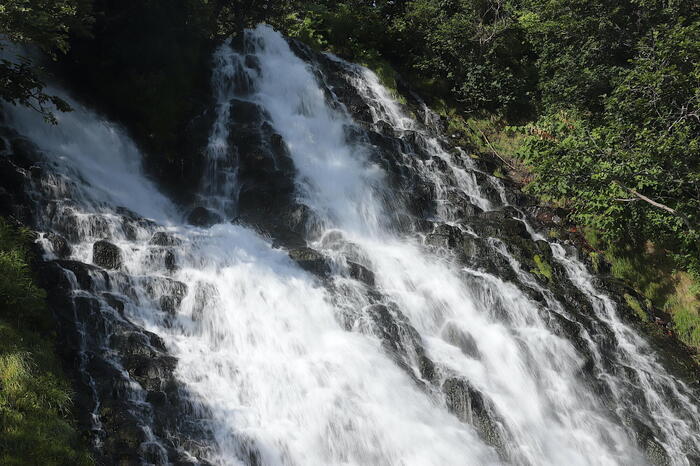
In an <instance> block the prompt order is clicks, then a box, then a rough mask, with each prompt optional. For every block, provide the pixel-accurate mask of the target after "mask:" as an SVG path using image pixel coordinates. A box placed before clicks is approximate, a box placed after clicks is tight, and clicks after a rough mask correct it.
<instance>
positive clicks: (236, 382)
mask: <svg viewBox="0 0 700 466" xmlns="http://www.w3.org/2000/svg"><path fill="white" fill-rule="evenodd" d="M292 46H293V47H290V44H289V43H288V42H287V41H286V40H285V39H284V38H283V37H282V36H281V35H279V34H278V33H276V32H275V31H273V30H272V29H271V28H269V27H267V26H259V27H258V28H257V29H255V30H252V31H248V32H247V33H246V37H245V41H243V43H242V44H239V46H238V48H237V49H234V47H233V46H232V45H231V43H225V44H223V45H222V46H221V47H220V48H219V49H218V50H217V52H216V55H215V70H214V73H213V78H212V79H213V88H214V96H215V99H216V106H215V112H216V118H215V122H214V127H213V128H212V130H211V133H210V140H209V145H208V147H207V150H206V153H207V155H208V169H207V170H206V171H205V176H204V179H203V180H202V181H201V182H200V183H198V186H199V187H200V188H199V193H198V198H197V200H198V203H199V204H200V205H201V206H203V207H205V208H207V209H210V210H212V211H214V213H216V214H217V215H218V216H219V217H220V218H222V219H226V220H227V222H228V221H230V220H231V219H235V218H238V217H239V214H240V218H241V219H242V220H241V222H242V223H240V224H236V223H230V222H228V223H219V224H216V225H213V226H211V227H209V228H197V227H194V226H190V225H187V224H186V223H185V222H183V220H182V218H183V215H182V213H181V212H180V211H179V210H178V208H176V207H175V206H174V205H172V204H171V203H170V202H169V201H168V200H167V199H166V198H165V197H164V196H163V195H162V194H160V193H159V192H158V191H157V190H156V188H155V187H154V186H153V185H152V183H151V182H150V181H148V180H147V179H146V178H145V177H144V176H143V175H142V174H141V171H140V161H139V154H138V152H137V150H136V149H135V147H134V146H133V144H132V143H131V142H129V140H128V139H127V138H126V137H125V136H124V135H123V134H122V133H121V132H120V131H119V130H118V129H115V128H114V127H112V126H110V125H108V124H105V123H104V122H102V121H101V120H100V119H99V117H97V116H96V115H94V114H91V113H90V112H88V111H87V110H85V109H83V108H82V107H80V106H78V105H75V106H76V111H75V112H73V113H71V114H66V115H61V116H60V122H59V125H58V126H57V127H55V128H49V127H47V126H46V125H45V124H44V123H43V122H41V121H40V118H39V117H38V116H36V115H33V114H32V113H30V112H29V111H25V110H19V109H7V111H6V113H7V119H8V122H7V123H8V126H10V127H12V128H13V129H14V130H15V131H16V132H17V133H19V134H21V135H23V136H24V137H26V138H28V139H29V140H31V141H32V142H33V143H34V144H36V145H37V146H38V149H39V150H40V151H41V152H43V153H44V156H43V160H44V161H45V162H44V167H43V170H42V172H43V174H42V175H40V176H39V177H38V178H37V177H36V176H35V177H34V178H33V181H31V186H32V189H30V192H31V195H32V196H33V199H34V201H35V210H36V217H37V219H39V220H40V221H38V222H37V228H38V229H40V230H42V231H44V232H46V235H45V236H44V237H42V240H41V241H42V244H44V245H45V247H46V250H47V260H49V259H54V258H55V257H62V260H61V261H58V262H57V263H58V264H59V266H60V267H61V270H63V271H64V273H65V274H66V275H67V276H68V277H69V278H70V288H71V292H70V299H71V302H72V303H73V304H72V305H73V308H72V309H75V314H74V319H75V320H76V322H77V324H76V325H78V324H79V325H82V326H83V327H84V328H83V329H82V331H81V332H82V333H81V332H79V333H80V335H81V336H80V338H81V341H82V343H81V346H80V348H82V350H81V354H84V355H86V356H85V361H86V362H85V363H84V364H81V366H80V370H81V371H82V372H83V373H84V377H85V378H86V380H88V382H86V383H88V384H92V385H93V386H94V389H93V398H94V400H93V405H92V410H93V413H94V417H93V419H92V423H93V424H92V428H93V430H94V431H95V437H96V438H97V439H100V440H105V437H106V441H109V436H108V435H106V434H105V433H104V431H103V428H102V422H103V421H106V422H114V420H113V414H110V413H111V411H109V410H108V409H106V408H105V406H104V405H105V404H108V405H109V404H110V403H114V399H118V400H119V401H120V403H122V404H120V405H119V407H121V408H122V409H125V410H126V411H127V412H128V413H129V416H131V418H132V419H133V424H134V425H136V426H137V430H138V432H139V434H138V435H137V437H138V442H137V444H138V445H139V446H138V448H139V455H138V457H139V458H140V461H143V462H146V463H156V464H164V463H168V462H178V461H180V462H184V461H189V462H196V461H201V462H207V463H213V464H250V465H328V464H348V465H350V464H353V465H432V464H434V465H445V464H447V465H463V464H475V465H484V464H502V463H509V464H532V465H546V464H549V465H562V464H567V465H569V464H571V465H589V464H590V465H603V464H630V465H637V464H644V463H646V462H667V463H670V464H679V465H681V464H691V463H692V461H694V460H693V458H697V457H698V455H700V435H699V434H698V432H700V414H699V413H698V407H697V406H698V399H697V397H696V395H695V394H694V393H693V392H692V391H691V390H690V389H688V388H687V387H686V386H685V385H684V384H683V383H681V382H680V381H678V380H677V379H675V378H674V377H672V376H671V375H670V374H668V373H667V372H666V370H665V369H664V368H663V366H662V365H661V364H660V363H659V362H658V361H657V359H656V356H655V355H654V352H653V350H652V349H651V347H650V346H649V345H648V344H647V343H645V342H644V340H643V339H642V338H641V337H640V336H639V335H637V334H636V333H635V332H634V330H632V329H631V328H630V327H628V326H627V325H626V324H624V323H623V322H622V321H621V320H620V319H619V318H618V317H617V314H616V310H615V305H614V303H613V302H612V300H610V299H609V298H607V297H606V296H605V295H604V294H602V293H601V292H600V291H598V290H597V289H596V288H595V287H594V285H593V277H592V276H591V275H590V274H588V272H587V271H586V268H585V266H583V265H582V264H581V263H580V262H578V261H577V260H576V259H575V258H574V257H573V256H571V255H570V254H567V252H566V251H565V249H564V248H563V247H562V246H561V245H560V244H557V243H552V244H548V243H547V242H546V241H544V239H543V238H542V237H541V236H539V235H538V234H537V233H536V232H535V230H533V228H532V227H531V226H530V225H529V224H527V223H526V222H525V223H524V221H525V218H526V217H525V216H524V214H522V213H521V212H518V211H517V209H515V208H512V207H509V206H507V205H506V203H507V201H508V196H507V194H506V191H505V188H504V187H503V186H502V185H500V184H499V183H498V182H497V181H496V180H495V179H493V178H491V177H488V176H487V175H485V174H484V173H482V172H480V171H479V170H478V169H477V168H476V166H475V165H474V164H473V163H471V162H470V161H469V159H468V157H467V156H466V155H465V154H464V153H463V152H460V151H459V150H457V149H456V152H455V151H452V150H450V149H448V148H447V147H448V146H447V145H446V144H445V143H444V141H442V140H441V139H440V134H439V131H437V130H436V129H435V128H432V127H431V125H430V124H423V123H420V122H418V121H417V120H416V119H414V118H412V117H411V116H410V115H409V114H408V113H407V112H406V111H405V110H404V109H403V108H401V106H399V105H398V104H396V103H395V102H394V101H393V100H392V99H391V97H390V94H389V93H388V92H387V91H386V90H385V89H384V88H383V87H382V86H381V85H380V84H379V81H378V80H377V78H376V76H374V74H373V73H371V72H370V71H368V70H366V69H364V68H361V67H358V66H356V65H351V64H348V63H345V62H343V61H342V60H339V59H337V58H335V57H332V56H323V55H316V54H314V53H313V52H310V51H308V50H306V49H305V48H304V47H303V46H301V45H299V44H292ZM292 48H294V51H293V50H292ZM295 52H296V53H295ZM363 112H364V116H362V115H360V114H361V113H363ZM427 115H428V117H430V115H429V113H427ZM430 119H431V118H428V120H430ZM428 123H429V122H428ZM268 175H269V176H268ZM27 176H28V177H29V178H31V176H30V174H29V172H27ZM280 186H281V187H282V189H280V188H279V187H280ZM273 191H282V192H283V193H285V196H286V197H283V196H280V195H279V193H277V192H274V193H272V192H273ZM271 193H272V194H271ZM426 193H427V194H429V195H430V196H432V198H433V199H431V200H430V202H426V201H425V197H426V196H425V195H426ZM283 198H284V199H286V201H285V202H287V204H285V205H284V206H282V207H280V209H281V210H277V211H274V210H270V209H273V208H275V207H276V204H278V203H280V202H281V201H280V199H283ZM260 199H265V200H267V201H266V202H267V203H268V204H272V207H269V206H264V204H263V201H261V200H260ZM416 204H418V205H419V207H416ZM251 206H253V207H251ZM265 209H267V210H265ZM286 210H293V211H294V212H300V214H299V215H296V214H294V215H292V217H293V218H294V221H295V222H301V223H302V224H303V225H302V228H297V229H295V230H294V232H293V234H291V233H290V234H286V233H283V232H280V230H281V229H282V228H281V227H279V225H278V224H280V223H283V219H286V218H287V217H285V216H284V214H285V212H283V211H286ZM272 211H274V212H278V213H279V212H281V213H280V214H279V216H278V217H277V216H274V215H269V214H266V212H272ZM417 211H419V212H417ZM513 217H516V218H518V219H522V220H523V221H521V220H517V219H514V218H513ZM477 218H482V219H492V220H489V221H490V222H491V223H488V228H490V229H491V230H488V229H487V230H485V229H484V224H485V223H483V222H484V220H482V224H477ZM284 221H287V220H284ZM246 223H250V225H251V226H246ZM504 225H508V226H509V228H513V229H514V230H516V231H518V232H519V233H518V234H519V236H518V239H517V241H518V242H520V243H523V244H525V243H527V245H530V244H532V245H535V246H536V247H539V248H541V251H542V252H541V254H543V255H546V254H549V255H550V256H551V257H552V259H553V261H554V262H556V263H557V264H560V265H561V267H562V270H564V274H563V276H562V277H559V279H561V280H568V281H569V282H570V283H571V285H572V290H574V291H571V295H570V296H565V294H562V293H558V292H556V290H554V291H552V290H550V289H549V288H550V287H549V286H548V285H547V284H546V283H543V282H542V281H541V280H538V279H537V277H536V276H535V274H533V272H531V271H529V270H528V268H527V267H526V266H524V265H523V264H521V262H520V261H519V260H518V259H516V257H515V256H514V254H513V253H512V251H511V245H509V244H506V242H504V241H503V240H501V239H497V236H498V234H497V233H498V232H500V231H501V230H502V229H503V228H504ZM285 228H287V227H285ZM488 231H493V232H494V234H493V235H489V234H488ZM261 233H262V234H261ZM56 234H62V235H64V236H66V238H67V240H68V243H70V244H69V248H68V249H69V251H66V250H63V251H59V249H60V248H58V247H57V244H59V245H60V243H56V242H55V241H52V239H51V238H55V235H56ZM52 235H54V236H52ZM490 236H494V237H493V238H491V237H490ZM270 237H271V238H270ZM290 238H291V239H290ZM105 239H106V240H108V241H109V243H108V245H105V244H104V243H101V242H100V241H101V240H105ZM97 243H99V244H97ZM302 243H303V244H302ZM457 243H458V244H457ZM110 244H111V245H112V246H109V245H110ZM278 244H280V245H282V246H283V248H280V247H278V246H277V245H278ZM113 246H116V249H114V248H113ZM456 246H458V248H461V249H462V250H463V251H466V250H469V251H470V254H467V256H469V257H471V259H470V260H467V261H466V262H465V261H464V260H463V259H464V258H463V257H461V256H459V255H458V254H456V253H455V248H456ZM110 248H112V249H110ZM64 249H65V248H64ZM286 249H289V251H287V250H286ZM105 250H106V251H108V252H110V254H111V256H109V258H110V260H105V259H104V258H102V254H103V253H104V251H105ZM480 261H481V262H480ZM78 263H86V264H90V263H96V264H98V265H100V266H101V267H102V268H96V267H95V268H89V269H84V268H80V267H78V266H77V265H76V264H78ZM103 269H107V270H103ZM85 270H87V272H85ZM86 274H87V276H89V280H88V279H85V275H86ZM88 282H89V283H88ZM567 299H568V301H567ZM576 299H580V300H581V301H580V302H581V303H588V304H586V305H585V306H584V304H581V305H580V307H579V306H578V305H577V303H576V302H575V300H576ZM85 302H90V303H92V304H91V306H88V310H89V312H86V311H85V310H84V307H85V305H84V303H85ZM95 315H99V316H107V317H104V319H105V321H104V322H106V323H105V324H101V325H99V326H98V325H95V324H94V323H93V321H92V320H91V319H93V317H94V316H95ZM90 316H93V317H90ZM91 326H94V327H96V328H97V327H99V331H97V332H96V336H92V337H91V335H90V328H91ZM124 335H127V336H128V337H129V338H131V339H132V340H138V341H142V340H143V341H146V343H144V344H143V345H142V346H138V347H137V348H138V349H137V350H135V349H134V346H124V345H122V344H121V343H120V342H121V341H122V340H121V339H120V338H121V337H122V336H124ZM117 337H119V338H117ZM91 338H92V339H91ZM100 338H101V339H102V340H100V341H97V340H99V339H100ZM93 340H95V341H93ZM129 341H131V340H129ZM91 345H92V346H91ZM611 352H612V354H611ZM144 355H145V356H146V357H147V358H150V359H151V360H156V361H162V364H160V363H159V364H160V365H157V366H152V365H148V363H147V362H144V361H143V356H144ZM98 356H99V357H100V358H102V359H103V360H104V361H107V364H108V365H109V367H110V368H112V369H113V370H111V372H109V373H110V374H112V375H111V377H113V379H114V380H118V381H119V387H121V388H120V390H117V391H118V392H119V393H118V394H117V395H114V393H113V391H112V392H109V393H111V394H109V393H108V390H107V389H106V388H104V387H102V388H101V386H100V385H99V383H98V382H99V380H98V378H99V376H100V374H102V373H104V371H102V372H100V371H99V370H98V369H96V368H95V364H94V363H92V364H90V363H89V362H90V361H93V360H94V359H95V358H97V357H98ZM173 357H174V358H175V359H172V358H173ZM139 358H141V359H139ZM175 360H176V362H175ZM134 361H137V363H135V362H134ZM96 380H97V381H96ZM173 386H175V387H176V388H173ZM163 399H166V400H167V402H168V403H170V405H168V406H171V408H170V411H169V412H171V413H174V414H171V415H168V414H167V413H168V411H167V410H164V408H163V406H164V403H165V402H164V401H163ZM641 400H643V402H642V401H641ZM109 407H110V406H107V408H109ZM163 413H166V414H163ZM171 418H174V419H171ZM98 447H100V448H102V444H98Z"/></svg>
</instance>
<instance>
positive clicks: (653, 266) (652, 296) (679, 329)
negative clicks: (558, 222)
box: [586, 229, 700, 347]
mask: <svg viewBox="0 0 700 466" xmlns="http://www.w3.org/2000/svg"><path fill="white" fill-rule="evenodd" d="M586 239H587V240H588V242H589V243H590V244H591V245H592V246H593V247H595V248H599V249H603V250H604V251H605V252H604V253H602V254H601V253H597V252H592V253H591V255H592V256H593V257H592V259H593V261H594V265H595V264H596V262H598V263H600V262H601V261H602V258H601V257H600V256H601V255H604V256H605V260H606V261H607V262H609V263H610V273H611V274H612V275H613V276H615V277H617V278H619V279H621V280H624V281H625V282H627V283H628V284H630V285H631V286H632V287H634V288H635V289H636V290H638V291H639V292H640V293H641V294H642V295H643V296H644V298H645V303H644V305H645V306H644V307H648V306H654V307H655V308H657V309H661V310H663V311H665V312H667V313H669V314H671V316H672V317H673V324H674V331H675V332H676V334H677V335H678V337H679V338H680V339H681V340H683V341H684V342H685V343H687V344H689V345H691V346H695V347H700V281H698V279H697V278H695V277H694V276H693V275H691V274H689V273H687V272H684V271H682V270H679V269H678V267H677V266H676V263H675V261H674V260H673V258H672V257H671V256H670V255H669V254H667V253H666V252H665V251H663V250H661V249H658V248H657V247H656V246H655V245H654V243H652V242H651V241H648V242H647V243H646V244H645V245H644V246H643V247H642V248H640V247H639V246H637V245H635V244H634V243H629V242H628V243H626V244H624V245H621V244H610V243H606V242H605V240H603V239H601V236H600V235H598V234H596V232H595V230H592V229H588V230H587V231H586ZM625 299H626V300H627V303H628V305H629V306H630V307H631V308H632V309H633V310H634V311H635V312H637V313H638V314H639V315H640V317H642V320H647V318H648V317H647V314H646V313H645V312H643V311H642V313H640V309H641V308H642V307H641V303H639V302H636V305H635V303H631V302H630V301H629V299H628V298H627V296H625ZM635 301H636V300H635Z"/></svg>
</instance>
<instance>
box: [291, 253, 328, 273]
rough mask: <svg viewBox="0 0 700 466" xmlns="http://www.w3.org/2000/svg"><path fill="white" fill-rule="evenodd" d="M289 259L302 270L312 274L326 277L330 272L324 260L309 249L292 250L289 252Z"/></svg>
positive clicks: (320, 255)
mask: <svg viewBox="0 0 700 466" xmlns="http://www.w3.org/2000/svg"><path fill="white" fill-rule="evenodd" d="M289 257H291V258H292V260H294V261H295V262H296V263H297V264H299V266H300V267H301V268H302V269H304V270H306V271H308V272H311V273H313V274H316V275H319V276H326V275H328V274H329V273H330V271H331V269H330V266H329V265H328V261H327V260H326V258H325V257H324V256H323V255H322V254H320V253H319V252H317V251H314V250H313V249H311V248H307V247H303V248H297V249H292V250H291V251H289Z"/></svg>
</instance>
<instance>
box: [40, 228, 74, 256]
mask: <svg viewBox="0 0 700 466" xmlns="http://www.w3.org/2000/svg"><path fill="white" fill-rule="evenodd" d="M46 239H47V240H48V241H49V244H51V248H52V249H53V253H54V254H55V255H56V257H58V258H59V259H65V258H66V257H68V256H70V255H71V252H72V248H71V247H70V244H68V241H67V240H66V239H65V238H64V237H63V236H61V235H59V234H58V233H47V234H46Z"/></svg>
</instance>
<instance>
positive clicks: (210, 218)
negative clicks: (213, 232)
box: [187, 206, 222, 228]
mask: <svg viewBox="0 0 700 466" xmlns="http://www.w3.org/2000/svg"><path fill="white" fill-rule="evenodd" d="M221 222H222V218H221V216H220V215H219V214H217V213H216V212H212V211H211V210H209V209H207V208H206V207H202V206H199V207H195V208H194V209H193V210H192V212H190V214H189V215H188V216H187V223H189V224H191V225H194V226H197V227H203V228H206V227H210V226H212V225H214V224H217V223H221Z"/></svg>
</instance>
